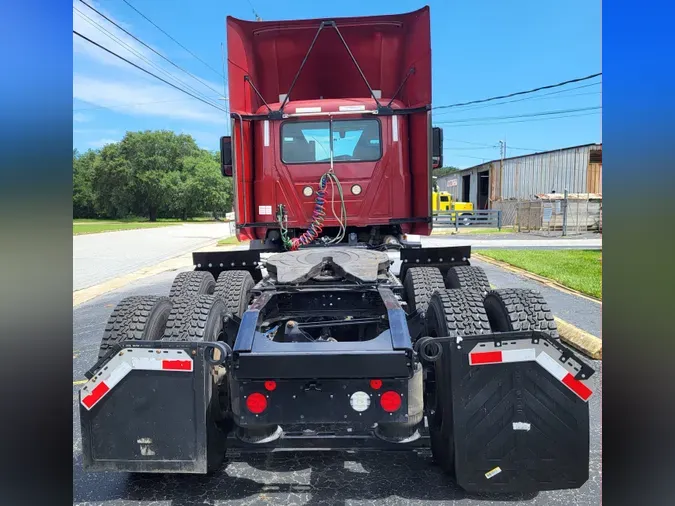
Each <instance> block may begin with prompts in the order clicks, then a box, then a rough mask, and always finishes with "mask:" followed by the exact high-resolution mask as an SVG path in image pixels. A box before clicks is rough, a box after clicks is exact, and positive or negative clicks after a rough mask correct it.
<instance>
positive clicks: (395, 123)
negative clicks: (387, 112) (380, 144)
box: [391, 116, 398, 142]
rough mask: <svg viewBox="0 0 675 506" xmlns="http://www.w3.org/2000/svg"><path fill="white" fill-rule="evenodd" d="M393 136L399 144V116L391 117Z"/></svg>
mask: <svg viewBox="0 0 675 506" xmlns="http://www.w3.org/2000/svg"><path fill="white" fill-rule="evenodd" d="M391 136H392V140H393V141H394V142H398V116H392V117H391Z"/></svg>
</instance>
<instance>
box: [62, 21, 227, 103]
mask: <svg viewBox="0 0 675 506" xmlns="http://www.w3.org/2000/svg"><path fill="white" fill-rule="evenodd" d="M73 33H74V34H75V35H77V36H78V37H81V38H83V39H84V40H86V41H87V42H89V43H90V44H93V45H95V46H97V47H100V48H101V49H103V50H104V51H106V52H108V53H110V54H111V55H113V56H116V57H117V58H119V59H120V60H122V61H125V62H127V63H128V64H129V65H132V66H134V67H136V68H137V69H138V70H141V71H143V72H145V73H146V74H149V75H151V76H152V77H154V78H155V79H159V80H160V81H162V82H163V83H165V84H168V85H169V86H171V87H172V88H175V89H177V90H178V91H181V92H183V93H185V94H186V95H190V96H191V97H192V98H194V99H197V100H199V101H200V102H203V103H205V104H206V105H209V106H211V107H213V108H214V109H218V110H219V111H222V112H225V113H227V111H226V110H225V109H222V108H220V107H218V106H216V105H214V104H212V103H210V102H207V101H206V100H203V99H201V98H199V97H198V96H196V95H193V94H192V93H190V92H188V91H185V90H184V89H183V88H181V87H179V86H176V85H175V84H173V83H170V82H169V81H167V80H166V79H162V78H161V77H159V76H158V75H156V74H153V73H152V72H150V71H149V70H146V69H144V68H143V67H141V66H139V65H136V64H135V63H134V62H132V61H129V60H127V59H126V58H124V57H123V56H120V55H118V54H117V53H115V52H114V51H111V50H110V49H108V48H107V47H103V46H102V45H101V44H99V43H98V42H94V41H93V40H91V39H90V38H88V37H85V36H84V35H82V34H81V33H79V32H76V31H75V30H73Z"/></svg>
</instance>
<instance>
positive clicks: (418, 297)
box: [403, 267, 445, 313]
mask: <svg viewBox="0 0 675 506" xmlns="http://www.w3.org/2000/svg"><path fill="white" fill-rule="evenodd" d="M444 288H445V283H444V282H443V275H442V274H441V271H440V270H439V269H438V267H411V268H410V269H408V272H407V273H406V275H405V281H404V282H403V289H404V291H405V300H406V302H407V303H408V312H409V313H414V312H415V311H416V310H417V309H421V310H422V311H426V310H427V307H428V306H429V300H430V299H431V296H432V295H433V293H434V292H435V291H436V290H443V289H444Z"/></svg>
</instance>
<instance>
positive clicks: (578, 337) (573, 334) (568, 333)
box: [555, 317, 602, 360]
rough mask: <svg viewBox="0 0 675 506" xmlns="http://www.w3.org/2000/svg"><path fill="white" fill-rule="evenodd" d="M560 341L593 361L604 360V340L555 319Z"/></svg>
mask: <svg viewBox="0 0 675 506" xmlns="http://www.w3.org/2000/svg"><path fill="white" fill-rule="evenodd" d="M555 323H556V325H557V326H558V333H559V334H560V340H561V341H563V342H565V343H567V344H569V345H570V346H572V347H574V348H576V349H577V350H579V351H581V352H582V353H583V354H584V355H586V356H587V357H589V358H592V359H593V360H602V339H600V338H599V337H596V336H594V335H593V334H589V333H588V332H586V331H585V330H581V329H580V328H577V327H575V326H574V325H572V324H571V323H567V322H566V321H565V320H561V319H560V318H558V317H555Z"/></svg>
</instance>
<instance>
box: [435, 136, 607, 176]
mask: <svg viewBox="0 0 675 506" xmlns="http://www.w3.org/2000/svg"><path fill="white" fill-rule="evenodd" d="M588 146H600V147H602V143H601V142H592V143H590V144H579V145H578V146H569V147H567V148H558V149H550V150H548V151H537V152H536V153H529V154H527V155H518V156H509V157H508V158H504V161H506V160H515V159H517V158H526V157H528V156H535V155H545V154H546V153H555V152H556V151H567V150H569V149H578V148H586V147H588ZM507 148H508V146H507ZM499 161H501V158H495V159H494V160H490V161H489V162H483V163H479V164H478V165H472V166H471V167H467V168H466V169H460V170H458V171H457V172H465V171H469V170H472V169H475V168H476V167H482V166H483V165H489V164H491V163H494V162H499ZM451 175H452V174H448V176H451ZM442 177H446V176H442Z"/></svg>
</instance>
